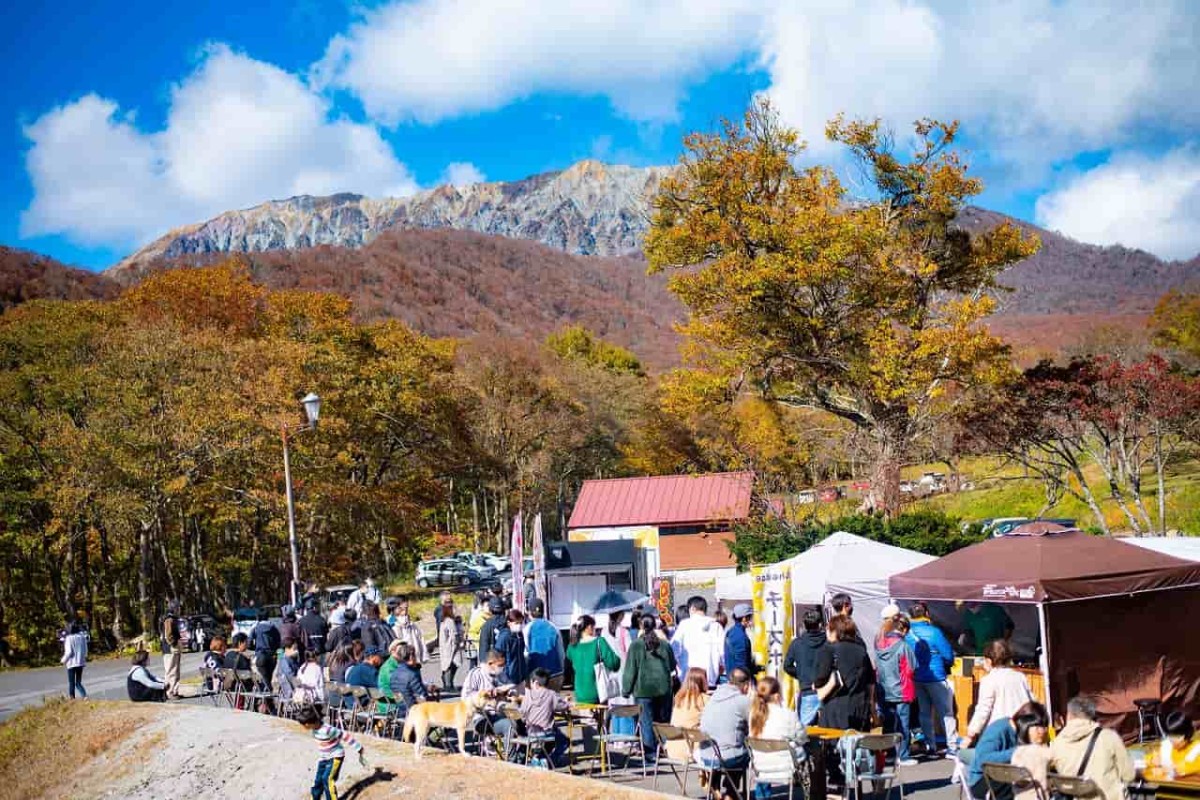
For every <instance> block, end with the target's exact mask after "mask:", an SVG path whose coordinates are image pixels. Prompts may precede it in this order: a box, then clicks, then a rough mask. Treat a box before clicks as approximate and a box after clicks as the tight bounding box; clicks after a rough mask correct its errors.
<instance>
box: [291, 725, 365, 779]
mask: <svg viewBox="0 0 1200 800" xmlns="http://www.w3.org/2000/svg"><path fill="white" fill-rule="evenodd" d="M296 721H297V722H299V723H300V725H301V726H302V727H304V729H305V730H309V731H312V735H313V738H314V739H316V741H317V750H318V755H317V772H316V775H315V776H314V777H313V785H312V790H311V794H312V800H337V797H338V793H337V779H338V775H339V773H341V771H342V762H343V761H344V760H345V759H346V748H347V747H349V748H350V749H351V750H353V751H354V752H355V753H357V754H358V763H359V765H360V766H361V767H362V768H363V769H364V770H365V769H367V757H366V754H365V753H364V752H363V746H362V745H361V744H359V743H358V740H356V739H355V738H354V737H353V736H351V735H350V734H348V733H346V732H345V731H344V730H342V729H341V728H335V727H334V726H332V725H325V724H322V723H321V715H320V714H318V713H317V711H316V710H315V709H313V708H305V709H303V710H302V711H301V712H300V714H299V716H298V717H297V718H296Z"/></svg>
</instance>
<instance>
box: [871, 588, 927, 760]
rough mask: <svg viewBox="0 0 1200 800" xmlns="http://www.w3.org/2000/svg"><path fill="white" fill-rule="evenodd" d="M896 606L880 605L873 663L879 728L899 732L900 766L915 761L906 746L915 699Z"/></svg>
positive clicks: (910, 657) (911, 658)
mask: <svg viewBox="0 0 1200 800" xmlns="http://www.w3.org/2000/svg"><path fill="white" fill-rule="evenodd" d="M899 614H900V609H899V607H898V606H896V605H894V604H892V605H888V606H887V607H886V608H884V609H883V625H882V626H881V627H880V629H879V636H878V637H876V639H875V665H876V669H877V675H878V680H879V688H878V691H879V706H880V709H881V710H882V711H883V732H884V733H898V734H900V744H899V745H898V746H897V748H896V757H897V758H898V759H899V763H900V766H902V767H911V766H915V765H916V763H917V762H916V760H915V759H913V758H912V755H911V752H910V750H909V745H910V743H911V736H910V732H909V721H910V719H911V717H912V703H913V701H914V700H916V699H917V688H916V683H915V682H914V681H913V673H914V672H915V668H914V663H915V662H916V657H915V656H914V655H913V651H912V648H911V647H909V645H908V641H907V640H906V639H905V638H904V632H903V630H902V628H901V621H900V618H899Z"/></svg>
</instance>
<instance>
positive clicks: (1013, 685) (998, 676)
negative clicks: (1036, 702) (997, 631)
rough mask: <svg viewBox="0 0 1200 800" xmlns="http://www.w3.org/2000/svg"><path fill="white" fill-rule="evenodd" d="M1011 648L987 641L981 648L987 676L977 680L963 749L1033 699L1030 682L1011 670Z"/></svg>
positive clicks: (1001, 640) (1004, 644)
mask: <svg viewBox="0 0 1200 800" xmlns="http://www.w3.org/2000/svg"><path fill="white" fill-rule="evenodd" d="M1012 663H1013V653H1012V647H1011V646H1010V645H1009V643H1008V642H1006V641H1004V640H1003V639H996V640H995V641H993V642H988V645H987V647H985V648H983V668H984V670H986V671H987V674H986V675H984V676H983V680H981V681H979V699H978V700H976V701H975V713H974V714H972V715H971V721H970V722H969V723H968V724H967V735H966V738H965V740H964V742H963V746H964V747H965V746H968V745H969V743H971V742H973V741H975V739H977V738H978V737H979V735H980V734H982V733H983V732H984V731H985V730H987V728H988V726H990V725H991V724H992V723H994V722H997V721H999V720H1002V719H1011V718H1012V716H1013V714H1015V713H1017V709H1019V708H1021V707H1022V706H1024V705H1025V704H1026V703H1028V702H1030V701H1032V700H1033V692H1032V691H1031V690H1030V688H1029V679H1028V678H1026V677H1025V676H1024V675H1023V674H1022V673H1020V672H1017V671H1016V670H1015V669H1013V668H1012Z"/></svg>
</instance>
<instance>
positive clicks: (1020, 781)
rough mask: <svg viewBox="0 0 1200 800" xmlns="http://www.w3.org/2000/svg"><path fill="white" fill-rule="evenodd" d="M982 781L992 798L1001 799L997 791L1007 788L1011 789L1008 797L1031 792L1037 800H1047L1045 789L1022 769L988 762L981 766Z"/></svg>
mask: <svg viewBox="0 0 1200 800" xmlns="http://www.w3.org/2000/svg"><path fill="white" fill-rule="evenodd" d="M983 780H984V782H985V783H987V788H988V794H989V795H991V796H992V797H1003V796H1004V795H1003V794H998V793H997V790H1002V789H1003V787H1005V786H1008V787H1011V794H1010V796H1013V795H1015V794H1016V793H1017V792H1025V791H1030V790H1032V791H1033V792H1034V793H1035V796H1036V797H1037V800H1049V798H1048V797H1047V796H1046V790H1045V788H1044V787H1043V786H1042V785H1041V784H1040V783H1038V782H1037V780H1035V779H1034V777H1033V774H1032V773H1031V772H1030V771H1029V770H1027V769H1025V768H1024V767H1017V766H1014V765H1012V764H997V763H993V762H988V763H986V764H984V765H983Z"/></svg>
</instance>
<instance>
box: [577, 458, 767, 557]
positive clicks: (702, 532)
mask: <svg viewBox="0 0 1200 800" xmlns="http://www.w3.org/2000/svg"><path fill="white" fill-rule="evenodd" d="M753 487H754V473H752V472H721V473H715V474H710V475H659V476H654V477H648V478H615V479H611V480H595V481H584V483H583V488H582V489H581V490H580V492H579V499H578V500H577V501H576V502H575V509H574V511H573V512H572V513H571V519H570V521H569V522H568V523H567V538H568V540H569V541H572V542H586V541H606V540H614V539H632V540H633V541H634V544H635V546H636V547H637V552H638V555H639V560H640V561H641V562H642V563H640V564H637V565H635V566H637V567H638V571H639V572H641V573H642V577H644V578H645V579H646V580H647V581H648V580H649V579H650V578H653V577H655V576H657V575H659V574H672V575H675V576H676V577H681V578H693V579H707V578H712V577H715V576H717V575H719V574H722V573H725V572H729V573H732V572H733V571H734V569H735V562H734V559H733V557H732V556H730V554H729V548H727V547H726V546H725V543H726V542H727V541H730V540H731V539H732V538H733V534H732V533H731V531H732V529H733V524H734V523H735V522H738V521H740V520H744V519H746V518H747V517H749V516H750V496H751V491H752V489H753Z"/></svg>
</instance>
